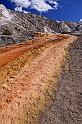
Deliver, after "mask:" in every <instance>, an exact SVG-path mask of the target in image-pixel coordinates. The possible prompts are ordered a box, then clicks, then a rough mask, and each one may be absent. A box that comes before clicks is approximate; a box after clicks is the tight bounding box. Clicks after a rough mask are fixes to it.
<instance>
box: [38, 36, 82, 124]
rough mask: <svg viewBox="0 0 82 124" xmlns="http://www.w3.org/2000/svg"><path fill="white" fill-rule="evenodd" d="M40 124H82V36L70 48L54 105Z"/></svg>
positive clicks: (44, 114) (54, 96) (54, 98)
mask: <svg viewBox="0 0 82 124" xmlns="http://www.w3.org/2000/svg"><path fill="white" fill-rule="evenodd" d="M38 124H82V36H80V38H78V40H77V41H75V42H73V43H72V44H71V46H70V47H69V55H68V57H67V61H66V65H65V66H63V71H62V74H61V79H60V81H59V85H58V89H57V92H55V91H54V95H53V103H52V104H51V105H50V106H49V107H47V108H46V109H45V111H44V112H43V113H42V114H41V115H40V118H39V121H38Z"/></svg>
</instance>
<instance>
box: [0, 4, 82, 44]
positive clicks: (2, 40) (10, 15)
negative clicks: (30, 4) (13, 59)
mask: <svg viewBox="0 0 82 124" xmlns="http://www.w3.org/2000/svg"><path fill="white" fill-rule="evenodd" d="M81 29H82V25H81V24H80V23H75V22H60V21H54V20H50V19H47V18H45V17H41V16H39V15H34V14H31V13H28V14H24V13H19V12H14V11H11V10H8V9H6V8H5V6H3V5H2V4H0V46H4V45H7V44H12V43H19V42H22V41H25V40H27V39H32V38H33V37H34V36H35V32H49V33H51V32H53V33H70V32H74V31H81Z"/></svg>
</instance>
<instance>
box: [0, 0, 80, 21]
mask: <svg viewBox="0 0 82 124" xmlns="http://www.w3.org/2000/svg"><path fill="white" fill-rule="evenodd" d="M0 4H4V5H5V6H6V7H7V8H8V9H11V10H14V11H20V12H24V13H27V12H32V13H34V14H41V15H42V16H45V17H47V18H50V19H54V20H63V21H72V22H79V21H80V20H81V21H82V0H0Z"/></svg>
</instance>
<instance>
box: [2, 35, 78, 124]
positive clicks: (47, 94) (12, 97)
mask: <svg viewBox="0 0 82 124" xmlns="http://www.w3.org/2000/svg"><path fill="white" fill-rule="evenodd" d="M75 39H76V38H75V37H73V36H71V37H69V38H68V39H63V40H61V41H58V42H57V43H53V44H51V45H50V46H49V47H47V48H46V49H45V50H44V51H43V52H41V54H40V55H39V56H37V57H36V58H35V59H34V60H33V61H31V62H30V63H26V64H25V66H24V67H23V68H22V69H21V71H20V72H19V73H18V74H17V75H16V77H15V78H11V79H9V80H8V82H5V83H4V84H2V86H1V88H0V124H30V123H31V124H36V123H37V117H38V115H39V112H40V111H42V110H44V107H45V105H47V104H48V103H49V101H51V100H52V93H53V87H56V84H57V81H58V78H59V76H60V72H61V66H62V64H63V62H64V60H65V56H66V54H67V51H66V49H67V48H68V46H69V44H70V43H71V42H73V41H74V40H75ZM44 40H45V39H44ZM48 40H53V39H52V38H51V39H48ZM45 41H46V40H45Z"/></svg>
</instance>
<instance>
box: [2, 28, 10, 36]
mask: <svg viewBox="0 0 82 124" xmlns="http://www.w3.org/2000/svg"><path fill="white" fill-rule="evenodd" d="M2 35H11V32H10V31H9V30H8V29H6V30H4V31H3V33H2Z"/></svg>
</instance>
